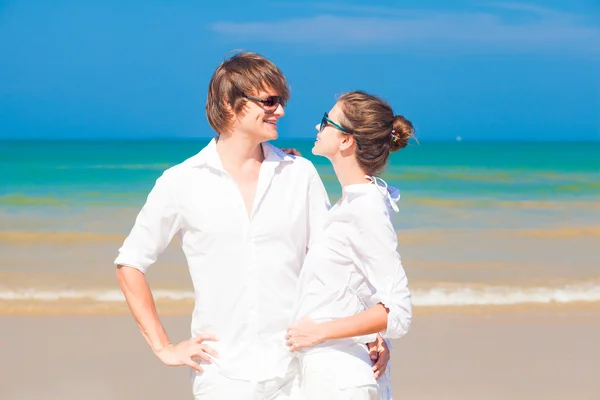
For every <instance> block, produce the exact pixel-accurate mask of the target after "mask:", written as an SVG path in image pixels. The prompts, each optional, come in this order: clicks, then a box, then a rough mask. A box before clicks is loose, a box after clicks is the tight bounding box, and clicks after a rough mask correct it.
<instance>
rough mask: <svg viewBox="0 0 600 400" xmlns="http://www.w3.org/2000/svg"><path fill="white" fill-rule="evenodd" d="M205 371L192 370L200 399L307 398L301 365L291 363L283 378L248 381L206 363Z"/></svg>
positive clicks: (261, 399)
mask: <svg viewBox="0 0 600 400" xmlns="http://www.w3.org/2000/svg"><path fill="white" fill-rule="evenodd" d="M203 368H204V371H203V372H200V373H199V372H196V371H194V370H191V373H190V375H191V378H192V391H193V394H194V398H195V399H196V400H222V399H236V400H304V399H305V397H304V396H302V393H301V392H300V385H299V375H298V372H297V371H298V366H297V365H291V366H290V368H289V369H288V373H287V374H286V375H285V376H284V377H282V378H274V379H269V380H266V381H260V382H257V381H246V380H238V379H231V378H227V377H226V376H224V375H222V374H221V373H220V371H219V367H218V366H216V365H214V364H212V365H206V364H204V365H203Z"/></svg>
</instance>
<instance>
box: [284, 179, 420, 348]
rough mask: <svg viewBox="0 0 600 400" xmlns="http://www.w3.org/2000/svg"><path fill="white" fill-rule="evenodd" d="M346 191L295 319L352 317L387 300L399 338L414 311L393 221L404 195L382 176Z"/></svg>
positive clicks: (312, 260) (312, 258) (311, 265)
mask: <svg viewBox="0 0 600 400" xmlns="http://www.w3.org/2000/svg"><path fill="white" fill-rule="evenodd" d="M344 193H345V194H344V197H343V199H341V200H340V201H339V202H338V203H337V204H336V205H334V206H333V207H332V208H331V210H330V211H329V213H328V214H327V217H326V220H325V224H324V226H323V230H322V232H321V233H320V235H319V237H318V238H316V240H315V242H314V243H313V246H312V247H311V248H310V250H309V252H308V254H307V256H306V259H305V261H304V265H303V267H302V270H301V273H300V278H299V285H298V292H297V296H296V306H295V313H294V316H295V317H294V320H296V321H297V320H299V319H300V318H302V317H304V316H309V317H311V318H312V319H314V320H315V321H317V322H325V321H330V320H335V319H339V318H344V317H349V316H352V315H355V314H358V313H360V312H361V311H364V310H366V309H368V308H370V307H372V306H375V305H377V304H378V303H382V304H383V305H384V306H385V307H386V308H387V309H389V313H388V324H387V330H386V331H385V332H381V334H382V336H383V337H386V338H390V339H392V338H399V337H401V336H402V335H404V334H405V333H406V332H407V331H408V329H409V327H410V322H411V317H412V306H411V296H410V291H409V289H408V282H407V278H406V273H405V271H404V269H403V268H402V263H401V260H400V254H399V253H398V240H397V236H396V232H395V230H394V227H393V225H392V222H391V218H390V216H391V213H392V212H393V211H397V210H398V208H397V206H396V204H395V202H396V201H397V200H398V198H399V195H398V192H397V190H396V189H395V188H392V187H389V188H388V187H387V184H385V182H383V181H382V180H381V179H379V178H377V179H376V178H371V183H365V184H356V185H349V186H346V187H344ZM374 336H375V335H368V336H365V337H361V338H353V339H347V340H337V341H329V342H325V343H322V344H320V345H318V346H316V347H315V348H313V349H312V350H309V352H310V351H318V350H319V349H323V348H331V347H339V346H342V347H344V346H346V345H348V344H349V342H350V343H351V342H356V341H360V342H362V343H367V342H370V341H372V340H373V339H374Z"/></svg>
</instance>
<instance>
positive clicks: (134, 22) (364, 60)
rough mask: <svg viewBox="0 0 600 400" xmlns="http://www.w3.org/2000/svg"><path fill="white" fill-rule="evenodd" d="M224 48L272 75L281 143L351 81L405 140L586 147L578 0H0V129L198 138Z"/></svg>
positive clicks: (594, 115)
mask: <svg viewBox="0 0 600 400" xmlns="http://www.w3.org/2000/svg"><path fill="white" fill-rule="evenodd" d="M450 3H451V5H449V4H450ZM365 4H368V5H365ZM235 49H245V50H251V51H257V52H260V53H262V54H264V55H266V56H267V57H269V58H271V59H272V60H273V61H274V62H275V63H276V64H277V65H279V66H280V68H281V69H282V70H283V71H284V73H285V74H286V76H287V77H288V80H289V82H290V85H291V88H292V99H291V101H290V103H289V105H288V109H287V111H286V117H285V118H284V119H283V120H282V121H281V125H280V135H281V137H282V138H290V137H314V134H315V132H314V125H315V124H316V123H317V122H318V121H319V119H320V117H321V116H322V114H323V112H324V111H326V110H328V109H329V108H330V107H331V106H332V105H333V104H334V102H335V98H336V95H339V94H341V93H343V92H344V91H347V90H352V89H362V90H366V91H369V92H373V93H375V94H378V95H380V96H382V97H384V98H385V99H387V100H388V101H390V103H391V104H392V106H393V107H394V109H395V111H396V112H397V113H399V114H402V115H405V116H406V117H407V118H408V119H410V120H411V121H413V123H414V125H415V126H416V128H417V134H418V137H419V138H420V139H421V140H454V138H455V137H456V136H462V137H463V139H464V140H544V139H548V140H600V2H598V1H578V0H570V1H568V2H567V1H556V0H548V1H544V2H543V3H542V2H541V1H540V2H538V3H530V2H527V3H525V2H502V1H499V2H498V1H491V2H487V1H462V0H457V1H452V2H446V1H429V2H427V1H402V2H400V1H369V2H366V1H328V2H319V1H315V2H310V1H308V2H299V1H298V2H292V1H288V2H285V1H283V2H269V1H259V2H257V1H253V2H249V1H235V0H229V1H221V2H205V1H199V0H198V1H176V0H172V1H157V0H145V1H126V0H122V1H109V0H105V1H81V0H80V1H63V0H54V1H52V2H48V1H43V2H42V1H38V2H36V1H33V0H32V1H11V0H8V1H6V0H5V1H2V0H0V138H83V139H92V138H98V139H102V138H106V139H112V138H158V137H161V138H162V137H185V138H189V137H208V136H212V135H213V132H212V131H211V130H210V128H209V126H208V124H207V123H206V120H205V116H204V101H205V98H206V88H207V84H208V81H209V79H210V76H211V74H212V72H213V71H214V69H215V68H216V67H217V66H218V64H219V63H220V62H221V61H222V60H223V58H224V57H226V56H227V54H228V53H229V52H230V51H231V50H235Z"/></svg>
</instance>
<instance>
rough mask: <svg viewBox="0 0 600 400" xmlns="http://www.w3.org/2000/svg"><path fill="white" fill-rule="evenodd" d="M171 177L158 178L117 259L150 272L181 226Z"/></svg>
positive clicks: (129, 265)
mask: <svg viewBox="0 0 600 400" xmlns="http://www.w3.org/2000/svg"><path fill="white" fill-rule="evenodd" d="M170 178H171V177H170V176H169V175H168V174H167V173H166V172H165V173H164V174H163V175H162V176H161V177H160V178H158V179H157V181H156V183H155V185H154V187H153V188H152V190H151V192H150V194H149V195H148V198H147V199H146V203H145V204H144V206H143V207H142V209H141V211H140V212H139V214H138V216H137V218H136V220H135V224H134V226H133V228H132V229H131V232H130V233H129V235H128V236H127V238H126V239H125V241H124V243H123V245H122V246H121V248H120V249H119V255H118V256H117V258H116V259H115V261H114V263H115V264H117V265H124V266H128V267H133V268H136V269H138V270H140V271H141V272H143V273H146V271H147V269H148V267H150V265H152V264H154V263H155V262H156V259H157V258H158V256H159V255H160V254H161V253H162V252H163V251H164V249H165V248H166V247H167V246H168V245H169V243H170V242H171V240H172V239H173V236H174V235H175V234H176V233H177V232H178V231H179V229H180V226H179V225H180V221H179V214H178V211H177V203H176V201H175V194H174V192H173V189H172V184H171V182H170V181H171V179H170Z"/></svg>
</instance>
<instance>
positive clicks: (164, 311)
mask: <svg viewBox="0 0 600 400" xmlns="http://www.w3.org/2000/svg"><path fill="white" fill-rule="evenodd" d="M156 307H157V310H158V313H159V315H160V316H166V317H172V316H191V315H192V311H193V308H194V302H193V300H189V301H164V300H163V301H157V302H156ZM579 312H600V301H594V302H584V301H581V302H571V303H556V302H555V303H521V304H509V305H504V304H502V305H493V304H491V305H469V306H463V305H448V306H415V305H413V314H414V315H415V316H436V315H503V314H504V315H507V314H514V315H517V314H568V313H579ZM111 315H112V316H125V315H130V311H129V309H128V307H127V304H126V303H125V302H119V303H117V302H110V303H109V302H93V301H88V302H85V301H56V302H31V301H0V317H2V316H32V317H33V316H111Z"/></svg>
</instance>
